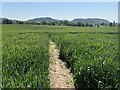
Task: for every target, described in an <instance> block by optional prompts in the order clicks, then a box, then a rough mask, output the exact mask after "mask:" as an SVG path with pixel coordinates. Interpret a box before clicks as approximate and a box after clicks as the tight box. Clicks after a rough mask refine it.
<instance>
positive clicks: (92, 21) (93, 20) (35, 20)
mask: <svg viewBox="0 0 120 90" xmlns="http://www.w3.org/2000/svg"><path fill="white" fill-rule="evenodd" d="M2 22H3V24H16V23H18V24H23V23H24V24H31V23H41V22H48V23H49V22H50V23H54V22H55V23H56V22H60V23H61V22H62V24H63V25H68V24H66V23H72V24H77V23H78V22H81V23H88V24H98V25H100V24H101V23H104V24H107V25H109V24H110V23H111V22H110V21H108V20H105V19H100V18H87V19H81V18H77V19H73V20H71V21H68V20H59V19H54V18H51V17H43V18H41V17H40V18H33V19H30V20H26V21H20V20H12V19H8V18H0V23H2Z"/></svg>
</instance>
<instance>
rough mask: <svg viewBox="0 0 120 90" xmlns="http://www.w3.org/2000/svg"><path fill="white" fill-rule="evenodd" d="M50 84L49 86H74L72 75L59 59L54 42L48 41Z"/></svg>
mask: <svg viewBox="0 0 120 90" xmlns="http://www.w3.org/2000/svg"><path fill="white" fill-rule="evenodd" d="M49 52H50V66H49V67H50V86H51V88H74V83H73V76H72V74H71V73H70V70H69V69H68V68H66V66H65V63H64V62H63V61H62V60H61V59H59V50H58V49H57V47H56V45H55V43H53V42H50V48H49Z"/></svg>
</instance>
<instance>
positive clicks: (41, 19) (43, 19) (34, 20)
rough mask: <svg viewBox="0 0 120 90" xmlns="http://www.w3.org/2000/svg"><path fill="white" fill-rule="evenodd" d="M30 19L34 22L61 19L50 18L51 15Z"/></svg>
mask: <svg viewBox="0 0 120 90" xmlns="http://www.w3.org/2000/svg"><path fill="white" fill-rule="evenodd" d="M28 21H32V22H44V21H45V22H58V21H60V20H57V19H53V18H50V17H44V18H34V19H30V20H28Z"/></svg>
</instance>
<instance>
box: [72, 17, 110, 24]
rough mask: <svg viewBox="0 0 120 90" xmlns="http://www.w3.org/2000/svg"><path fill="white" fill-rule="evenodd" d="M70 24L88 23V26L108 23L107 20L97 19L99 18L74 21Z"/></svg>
mask: <svg viewBox="0 0 120 90" xmlns="http://www.w3.org/2000/svg"><path fill="white" fill-rule="evenodd" d="M71 22H73V23H78V22H82V23H88V24H101V23H105V24H109V23H110V22H109V21H108V20H105V19H99V18H88V19H79V18H78V19H74V20H72V21H71Z"/></svg>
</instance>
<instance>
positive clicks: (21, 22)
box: [2, 19, 117, 27]
mask: <svg viewBox="0 0 120 90" xmlns="http://www.w3.org/2000/svg"><path fill="white" fill-rule="evenodd" d="M2 24H31V25H52V26H59V25H60V26H81V27H93V26H95V27H100V26H106V27H107V26H116V25H117V24H116V23H115V21H114V22H113V23H109V24H106V23H104V22H103V23H101V24H89V23H82V22H78V23H74V22H70V21H67V20H63V21H55V22H46V21H43V22H33V21H18V20H10V19H2Z"/></svg>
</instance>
